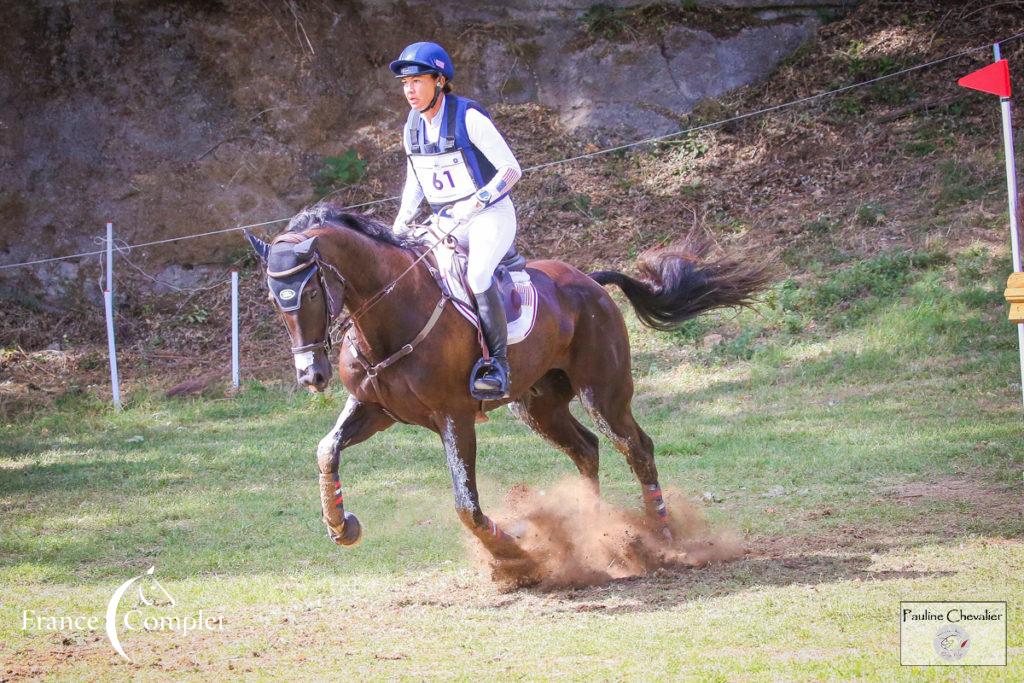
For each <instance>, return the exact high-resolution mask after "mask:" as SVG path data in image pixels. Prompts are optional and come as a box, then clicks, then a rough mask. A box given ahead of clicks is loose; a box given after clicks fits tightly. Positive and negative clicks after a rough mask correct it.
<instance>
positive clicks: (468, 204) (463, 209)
mask: <svg viewBox="0 0 1024 683" xmlns="http://www.w3.org/2000/svg"><path fill="white" fill-rule="evenodd" d="M480 208H481V207H480V202H479V201H477V198H476V197H470V198H469V199H463V200H462V201H461V202H456V204H455V206H453V207H452V218H454V219H455V220H457V221H464V220H466V219H468V218H472V217H473V216H474V215H476V213H477V211H479V210H480Z"/></svg>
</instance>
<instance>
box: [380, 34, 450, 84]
mask: <svg viewBox="0 0 1024 683" xmlns="http://www.w3.org/2000/svg"><path fill="white" fill-rule="evenodd" d="M388 68H390V69H391V71H392V72H393V73H394V74H395V77H396V78H405V77H406V76H420V75H423V74H440V75H442V76H444V77H445V80H448V81H450V80H452V79H453V78H455V67H454V66H453V65H452V58H451V57H449V56H448V53H447V52H445V50H444V48H443V47H441V46H440V45H438V44H437V43H413V44H412V45H410V46H409V47H407V48H405V49H404V50H402V54H401V55H399V57H398V59H396V60H395V61H393V62H391V64H390V65H388Z"/></svg>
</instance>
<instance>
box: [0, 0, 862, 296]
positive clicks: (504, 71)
mask: <svg viewBox="0 0 1024 683" xmlns="http://www.w3.org/2000/svg"><path fill="white" fill-rule="evenodd" d="M845 4H849V3H846V2H843V1H842V0H827V1H823V2H801V3H798V4H797V3H793V2H791V1H781V2H778V1H777V2H763V1H761V2H729V3H703V2H701V3H698V2H688V3H662V4H639V3H636V2H612V3H606V4H594V5H589V6H588V5H586V4H584V5H582V6H581V5H580V4H578V3H570V2H568V1H567V0H515V1H514V2H501V3H496V2H492V3H461V2H452V1H450V0H441V1H440V2H430V3H426V2H416V1H413V2H382V1H376V2H370V1H367V2H348V1H343V0H328V1H321V0H287V1H284V0H267V1H266V2H233V1H229V0H222V1H216V0H211V1H206V2H198V1H197V2H177V1H175V2H144V3H140V2H133V1H128V0H117V1H106V2H89V3H81V2H71V1H55V2H19V3H7V4H6V5H5V7H4V9H3V10H2V13H3V15H4V21H3V22H0V41H2V43H3V45H4V48H3V49H4V59H3V61H2V62H0V92H3V93H5V95H6V96H5V97H4V98H3V99H2V100H0V263H12V262H17V261H23V260H29V259H35V258H40V257H46V256H52V255H59V254H67V253H75V252H81V251H88V250H91V249H95V248H96V244H95V241H94V240H95V237H96V235H98V234H100V233H101V232H102V231H103V225H104V223H105V222H106V221H108V220H112V221H114V223H115V225H116V229H117V233H118V235H119V237H120V238H121V239H123V240H125V241H126V242H128V243H132V244H134V243H140V242H146V241H152V240H158V239H163V238H167V237H174V236H179V235H183V234H189V233H198V232H203V231H208V230H214V229H217V228H223V227H225V226H231V225H238V224H241V223H253V222H260V221H266V220H270V219H274V218H280V217H283V216H288V215H291V214H292V213H294V212H295V211H296V210H297V209H299V208H300V207H301V206H303V205H304V204H306V203H308V202H310V201H311V200H313V199H314V198H316V197H317V196H320V195H323V194H324V193H326V192H328V191H331V190H334V189H337V188H339V187H347V190H346V192H347V193H348V194H347V195H346V196H348V195H349V194H353V193H357V194H359V196H367V197H373V198H379V197H381V196H388V195H391V194H394V193H395V192H397V191H398V188H399V180H398V179H397V178H396V175H397V174H396V171H400V170H401V163H402V161H401V155H400V152H401V150H400V146H399V142H398V140H399V139H398V136H397V130H398V125H399V123H400V121H402V120H403V119H404V115H405V111H406V105H405V103H404V100H403V99H402V97H401V93H400V91H399V89H398V88H397V87H396V85H395V83H394V81H393V79H392V78H391V75H390V73H389V72H388V71H387V69H386V64H387V63H388V62H389V61H390V60H391V59H393V58H394V57H395V56H396V55H397V54H398V52H399V51H400V50H401V48H402V47H403V46H404V45H406V44H408V43H410V42H412V41H415V40H421V39H423V38H424V37H430V38H432V39H435V40H439V41H441V42H443V43H444V44H446V45H448V46H449V47H450V48H451V51H452V53H453V55H454V59H455V62H456V64H457V65H458V76H457V78H456V85H457V87H458V89H459V91H460V92H464V93H467V94H472V95H473V96H474V97H476V98H478V99H479V100H480V101H482V102H483V103H485V104H486V105H488V106H496V105H501V104H508V105H522V104H527V103H531V104H539V105H540V106H542V107H544V108H546V110H547V111H550V112H551V113H553V114H554V115H555V119H556V121H557V123H558V124H559V125H560V127H561V132H560V134H561V135H564V136H566V137H565V138H563V139H562V143H560V144H556V146H555V148H554V149H552V150H551V152H550V153H549V154H546V158H552V157H557V156H558V155H559V147H562V146H563V145H564V142H565V140H568V139H571V138H573V137H574V136H578V137H579V139H582V140H587V141H590V142H604V141H608V140H612V139H622V138H633V137H636V136H643V135H650V134H658V133H665V132H668V131H670V130H676V129H678V128H679V126H680V122H681V121H682V120H683V117H685V116H686V115H687V114H688V113H689V112H690V111H691V110H692V109H693V107H694V106H695V105H696V104H697V103H698V102H700V101H702V100H704V99H706V98H709V97H717V96H720V95H723V94H724V93H727V92H730V91H732V90H734V89H736V88H737V87H740V86H743V85H746V84H750V83H753V82H757V81H759V80H761V79H763V78H765V77H766V76H767V75H768V74H769V73H770V72H771V71H772V69H773V68H774V67H775V66H776V65H777V64H778V63H779V62H780V60H782V59H784V58H785V57H787V56H788V55H790V54H792V53H793V51H794V50H796V49H797V48H798V47H799V46H800V45H801V44H803V43H805V42H806V41H807V40H808V39H810V38H811V37H813V35H814V34H815V31H816V30H817V29H818V28H819V27H820V26H821V24H822V22H823V20H825V19H829V18H832V17H833V16H835V9H836V8H837V7H841V6H843V5H845ZM718 5H723V6H718ZM744 6H749V7H744ZM510 135H512V136H513V142H514V143H517V144H518V146H529V145H530V144H531V143H532V142H533V141H530V140H519V139H515V132H514V131H513V132H511V133H510ZM366 161H369V162H371V163H370V164H369V166H364V162H366ZM363 169H365V172H364V170H363ZM353 196H354V195H353ZM238 244H239V242H238V237H237V235H235V234H228V235H221V236H219V237H213V238H209V239H205V240H199V241H191V242H181V243H178V244H176V245H175V247H174V248H173V249H160V250H150V251H149V252H147V253H145V254H138V255H137V257H138V259H140V260H141V261H143V262H145V263H147V264H148V265H149V266H151V267H153V268H155V269H156V272H157V273H158V275H159V277H160V279H161V280H166V281H169V282H171V283H172V284H177V285H194V284H196V283H197V282H201V281H202V280H203V275H204V273H208V272H213V271H214V270H216V266H219V265H222V264H224V263H225V262H226V261H227V260H228V259H230V257H231V255H232V252H233V251H234V250H236V248H237V246H238ZM83 264H84V265H83ZM175 264H176V265H175ZM171 266H175V267H171ZM204 266H214V268H213V269H212V270H211V268H206V269H205V270H204ZM182 267H184V268H186V269H189V268H193V267H198V270H195V269H194V268H193V270H192V271H191V272H185V271H183V270H182ZM168 268H169V269H168ZM94 269H95V265H94V264H93V263H91V262H87V261H86V262H83V261H64V262H60V263H56V264H50V265H43V266H39V267H37V268H34V269H31V270H30V271H19V272H17V273H14V274H12V273H11V272H10V271H0V287H3V289H4V291H5V292H6V294H7V296H8V298H9V297H11V296H14V297H15V298H16V299H17V298H22V299H24V298H35V299H40V300H41V301H42V302H43V303H45V304H46V305H56V306H58V307H67V305H68V304H69V303H71V301H72V300H73V299H74V295H75V293H76V292H79V291H80V290H81V287H80V285H81V283H82V282H83V281H84V280H85V279H86V278H88V277H91V275H92V274H93V273H92V271H93V270H94ZM164 269H167V270H164ZM12 278H13V279H12Z"/></svg>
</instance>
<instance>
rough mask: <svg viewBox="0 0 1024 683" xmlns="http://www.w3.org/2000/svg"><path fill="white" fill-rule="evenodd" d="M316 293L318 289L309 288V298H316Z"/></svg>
mask: <svg viewBox="0 0 1024 683" xmlns="http://www.w3.org/2000/svg"><path fill="white" fill-rule="evenodd" d="M316 293H317V292H316V290H315V289H311V290H309V298H310V299H315V298H316Z"/></svg>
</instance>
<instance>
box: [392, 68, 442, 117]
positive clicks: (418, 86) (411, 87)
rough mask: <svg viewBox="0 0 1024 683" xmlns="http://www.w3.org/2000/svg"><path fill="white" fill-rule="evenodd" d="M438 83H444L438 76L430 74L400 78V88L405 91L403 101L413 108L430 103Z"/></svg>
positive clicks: (419, 107) (420, 107)
mask: <svg viewBox="0 0 1024 683" xmlns="http://www.w3.org/2000/svg"><path fill="white" fill-rule="evenodd" d="M438 83H442V84H443V83H444V81H441V80H440V78H439V77H437V76H433V75H431V74H425V75H423V76H406V77H405V78H403V79H402V90H403V92H404V93H405V101H406V102H408V103H409V106H410V107H412V108H413V109H422V108H423V107H425V106H427V105H428V104H430V100H432V99H433V97H434V90H435V88H437V84H438Z"/></svg>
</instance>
